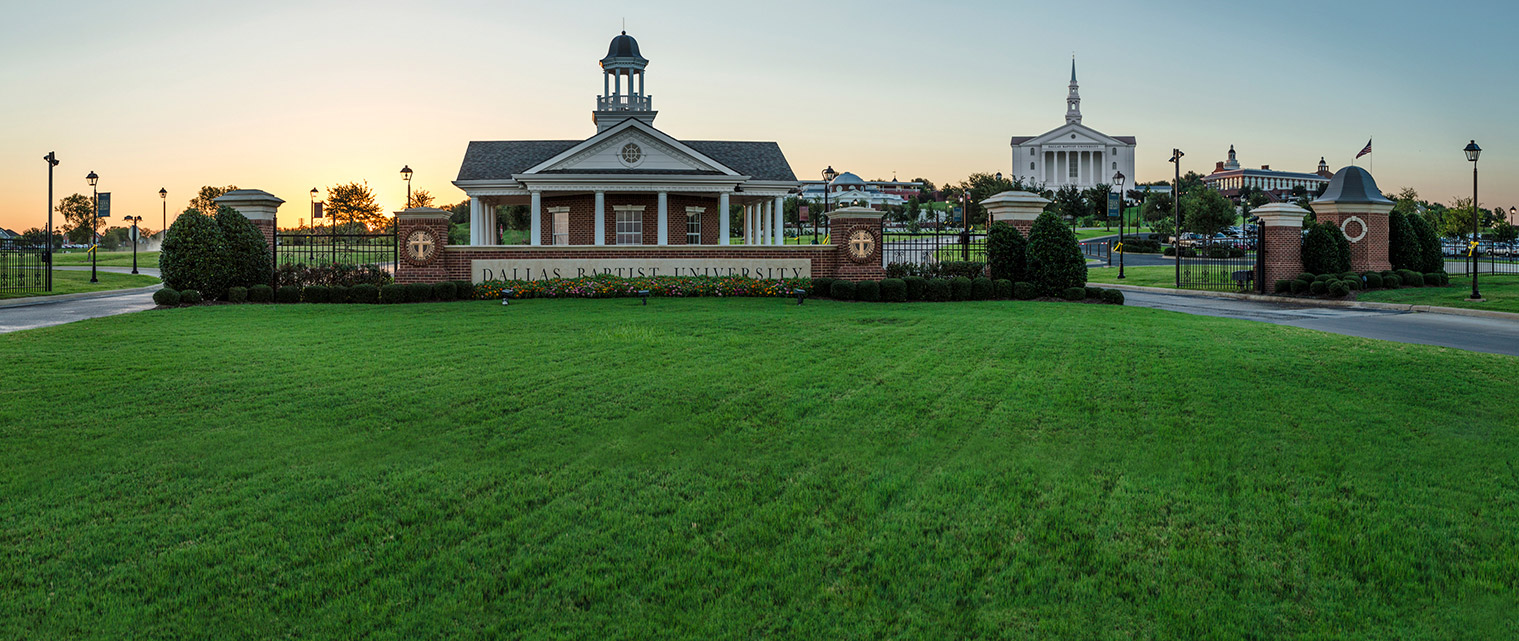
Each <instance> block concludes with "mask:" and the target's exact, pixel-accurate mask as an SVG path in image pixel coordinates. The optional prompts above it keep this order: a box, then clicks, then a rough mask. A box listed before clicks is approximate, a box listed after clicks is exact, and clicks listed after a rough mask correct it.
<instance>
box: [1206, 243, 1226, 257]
mask: <svg viewBox="0 0 1519 641" xmlns="http://www.w3.org/2000/svg"><path fill="white" fill-rule="evenodd" d="M1206 251H1207V255H1208V258H1228V257H1229V248H1228V247H1224V246H1222V245H1212V246H1209V247H1208V248H1207V250H1206Z"/></svg>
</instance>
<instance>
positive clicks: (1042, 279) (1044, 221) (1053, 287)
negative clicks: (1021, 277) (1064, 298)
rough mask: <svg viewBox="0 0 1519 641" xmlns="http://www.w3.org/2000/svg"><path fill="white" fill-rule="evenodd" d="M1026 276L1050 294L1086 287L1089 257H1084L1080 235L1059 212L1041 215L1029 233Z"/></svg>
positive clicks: (1043, 291) (1047, 212)
mask: <svg viewBox="0 0 1519 641" xmlns="http://www.w3.org/2000/svg"><path fill="white" fill-rule="evenodd" d="M1024 273H1025V274H1026V275H1027V278H1028V280H1029V282H1032V283H1033V284H1034V286H1035V287H1038V288H1039V290H1040V291H1041V292H1042V293H1046V294H1054V293H1056V292H1059V291H1061V290H1063V289H1065V288H1067V287H1081V286H1083V285H1086V282H1087V263H1086V257H1084V256H1082V255H1081V246H1080V245H1079V244H1078V243H1077V242H1076V234H1075V233H1074V232H1072V231H1071V228H1070V227H1068V226H1067V225H1066V224H1065V222H1064V221H1062V220H1060V216H1058V215H1056V214H1055V212H1052V211H1046V212H1044V213H1042V214H1039V218H1038V219H1036V220H1034V226H1033V227H1032V228H1030V229H1029V236H1028V249H1027V252H1026V261H1025V266H1024Z"/></svg>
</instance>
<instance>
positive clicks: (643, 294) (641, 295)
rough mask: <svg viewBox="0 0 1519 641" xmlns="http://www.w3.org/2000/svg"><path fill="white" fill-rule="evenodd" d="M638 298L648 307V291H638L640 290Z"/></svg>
mask: <svg viewBox="0 0 1519 641" xmlns="http://www.w3.org/2000/svg"><path fill="white" fill-rule="evenodd" d="M638 297H639V298H642V299H643V304H644V305H648V304H649V290H647V289H640V290H638Z"/></svg>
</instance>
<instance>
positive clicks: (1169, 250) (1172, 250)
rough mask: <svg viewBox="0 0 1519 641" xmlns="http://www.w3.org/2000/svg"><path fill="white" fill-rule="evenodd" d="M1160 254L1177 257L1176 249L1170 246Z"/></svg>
mask: <svg viewBox="0 0 1519 641" xmlns="http://www.w3.org/2000/svg"><path fill="white" fill-rule="evenodd" d="M1160 254H1161V255H1162V256H1175V255H1176V247H1174V246H1170V245H1168V246H1166V248H1165V249H1163V250H1161V252H1160Z"/></svg>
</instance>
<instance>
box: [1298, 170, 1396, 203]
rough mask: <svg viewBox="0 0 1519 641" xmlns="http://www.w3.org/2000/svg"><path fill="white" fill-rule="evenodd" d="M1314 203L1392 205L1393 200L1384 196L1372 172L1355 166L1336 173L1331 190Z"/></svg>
mask: <svg viewBox="0 0 1519 641" xmlns="http://www.w3.org/2000/svg"><path fill="white" fill-rule="evenodd" d="M1314 202H1325V203H1347V204H1362V205H1364V204H1373V203H1374V204H1378V205H1390V204H1392V201H1391V200H1388V199H1387V197H1386V196H1383V195H1382V190H1380V189H1378V188H1377V181H1376V180H1373V179H1372V177H1371V172H1368V171H1366V170H1365V169H1362V168H1360V167H1356V166H1354V165H1352V166H1350V167H1346V168H1344V169H1341V170H1339V171H1338V172H1335V174H1334V178H1332V179H1330V180H1329V188H1328V189H1325V190H1324V195H1323V196H1320V197H1318V199H1317V200H1315V201H1314Z"/></svg>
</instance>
